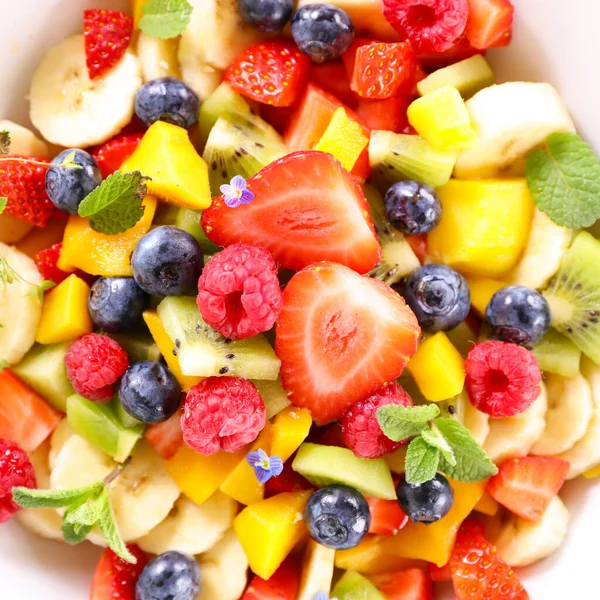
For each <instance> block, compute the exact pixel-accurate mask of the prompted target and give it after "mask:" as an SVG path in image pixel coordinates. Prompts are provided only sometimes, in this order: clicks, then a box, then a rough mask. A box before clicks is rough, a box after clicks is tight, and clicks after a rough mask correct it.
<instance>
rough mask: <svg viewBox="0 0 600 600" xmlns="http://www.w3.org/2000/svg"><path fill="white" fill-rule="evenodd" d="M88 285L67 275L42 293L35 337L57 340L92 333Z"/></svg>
mask: <svg viewBox="0 0 600 600" xmlns="http://www.w3.org/2000/svg"><path fill="white" fill-rule="evenodd" d="M89 294H90V287H89V285H88V284H87V283H86V282H85V281H83V280H82V279H79V277H77V275H69V277H67V278H66V279H65V280H64V281H63V282H62V283H60V284H59V285H57V286H56V287H55V288H54V289H52V290H50V291H49V292H48V293H47V294H46V296H45V297H44V305H43V306H42V318H41V320H40V324H39V326H38V330H37V334H36V336H35V341H36V342H38V343H39V344H58V343H60V342H68V341H69V340H74V339H75V338H78V337H79V336H80V335H83V334H85V333H91V332H92V330H93V327H94V326H93V323H92V319H91V318H90V315H89V313H88V296H89Z"/></svg>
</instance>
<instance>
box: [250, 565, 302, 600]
mask: <svg viewBox="0 0 600 600" xmlns="http://www.w3.org/2000/svg"><path fill="white" fill-rule="evenodd" d="M299 582H300V569H299V568H298V565H297V564H296V563H295V561H294V560H293V559H287V560H285V561H283V563H282V565H281V566H280V567H279V569H277V571H275V573H274V574H273V576H272V577H270V578H269V579H268V580H266V581H265V580H264V579H262V578H260V577H259V576H258V575H255V576H254V577H253V578H252V581H251V582H250V585H249V586H248V588H247V589H246V592H245V593H244V595H243V596H242V597H241V598H240V600H294V599H295V598H296V592H297V591H298V584H299Z"/></svg>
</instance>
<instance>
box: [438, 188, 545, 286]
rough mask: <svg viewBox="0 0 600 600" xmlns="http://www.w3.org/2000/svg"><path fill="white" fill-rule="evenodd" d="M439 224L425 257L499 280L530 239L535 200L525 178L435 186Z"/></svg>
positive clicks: (471, 273)
mask: <svg viewBox="0 0 600 600" xmlns="http://www.w3.org/2000/svg"><path fill="white" fill-rule="evenodd" d="M436 191H437V193H438V196H439V198H440V201H441V203H442V219H441V221H440V224H439V225H438V226H437V227H436V228H435V229H434V230H433V231H431V232H430V233H429V235H428V243H429V245H428V249H429V255H430V257H431V259H432V261H433V262H441V263H444V264H446V265H450V266H451V267H454V268H455V269H456V270H458V271H461V272H463V273H466V274H470V275H480V276H482V277H491V278H498V279H500V278H501V276H502V275H503V274H504V273H506V272H507V271H510V269H512V267H514V266H515V264H516V263H517V261H518V260H519V257H520V256H521V253H522V252H523V249H524V248H525V244H526V243H527V240H528V238H529V231H530V229H531V221H532V219H533V208H534V202H533V198H532V196H531V194H530V193H529V189H528V188H527V181H526V180H525V179H488V180H483V181H459V180H451V181H449V182H448V183H447V184H446V185H445V186H443V187H441V188H438V189H437V190H436Z"/></svg>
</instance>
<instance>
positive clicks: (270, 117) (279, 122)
mask: <svg viewBox="0 0 600 600" xmlns="http://www.w3.org/2000/svg"><path fill="white" fill-rule="evenodd" d="M293 113H294V107H293V106H273V105H272V104H261V105H260V116H261V117H262V118H263V119H264V120H265V121H266V122H267V123H269V124H270V125H272V126H273V127H275V129H276V130H277V131H278V132H279V133H281V134H283V132H284V131H285V128H286V127H287V125H288V123H289V122H290V119H291V117H292V114H293Z"/></svg>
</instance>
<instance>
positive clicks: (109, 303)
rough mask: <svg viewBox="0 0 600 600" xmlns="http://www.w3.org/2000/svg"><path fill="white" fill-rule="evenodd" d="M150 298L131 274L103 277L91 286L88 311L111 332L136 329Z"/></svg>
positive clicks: (104, 328) (101, 325)
mask: <svg viewBox="0 0 600 600" xmlns="http://www.w3.org/2000/svg"><path fill="white" fill-rule="evenodd" d="M149 302H150V298H149V296H148V294H146V292H144V290H142V288H141V287H140V286H139V285H138V284H137V283H136V282H135V279H133V278H131V277H100V279H97V280H96V281H95V282H94V285H92V289H91V290H90V296H89V298H88V310H89V313H90V316H91V317H92V321H94V323H95V324H96V326H97V327H99V328H100V329H103V330H104V331H106V332H108V333H117V332H119V331H124V330H127V329H133V328H134V327H135V326H136V325H137V324H138V323H139V322H140V321H141V319H142V313H143V312H144V311H145V310H146V308H148V304H149Z"/></svg>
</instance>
